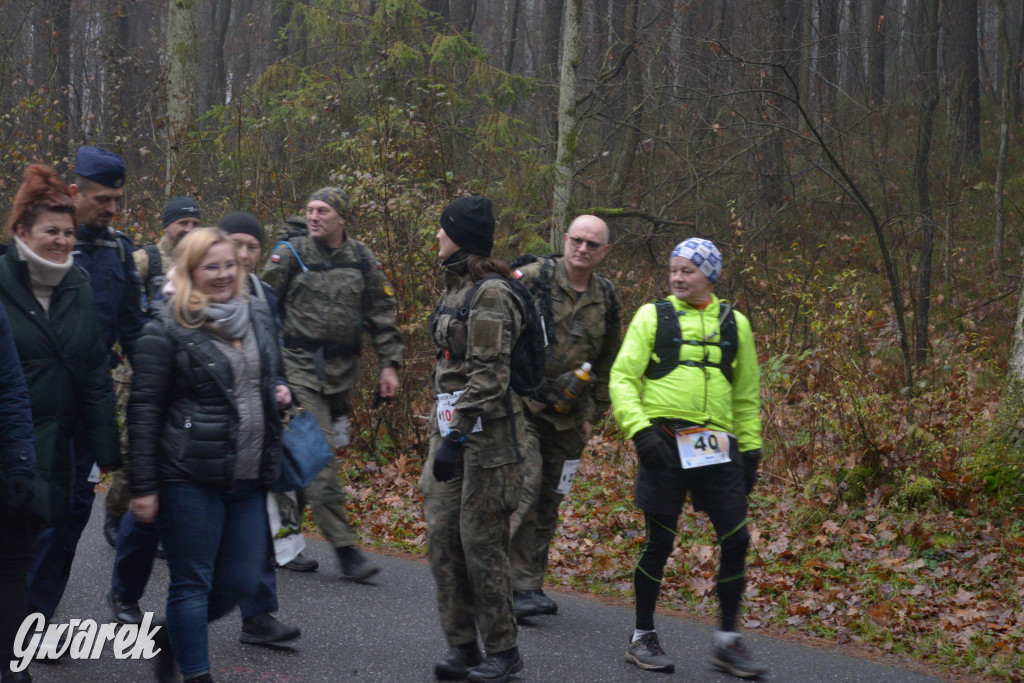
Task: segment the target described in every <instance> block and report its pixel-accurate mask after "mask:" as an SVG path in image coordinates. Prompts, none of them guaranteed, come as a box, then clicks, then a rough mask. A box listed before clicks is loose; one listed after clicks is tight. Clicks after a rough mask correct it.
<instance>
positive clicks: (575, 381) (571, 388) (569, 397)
mask: <svg viewBox="0 0 1024 683" xmlns="http://www.w3.org/2000/svg"><path fill="white" fill-rule="evenodd" d="M590 368H591V365H590V363H584V364H583V365H581V366H580V367H579V368H578V369H576V370H573V373H572V379H571V380H569V383H568V384H566V385H565V388H563V389H562V397H561V398H559V399H558V400H557V401H555V412H558V413H568V412H569V411H570V410H572V406H573V403H574V402H575V401H576V399H577V398H579V397H580V394H582V393H583V390H584V389H586V388H587V384H588V383H589V382H590Z"/></svg>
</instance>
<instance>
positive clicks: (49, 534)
mask: <svg viewBox="0 0 1024 683" xmlns="http://www.w3.org/2000/svg"><path fill="white" fill-rule="evenodd" d="M72 452H73V453H74V456H73V461H72V470H71V504H70V508H69V509H68V517H67V519H66V520H64V522H62V523H61V524H58V525H57V526H53V527H49V528H47V529H44V530H42V531H41V532H39V534H38V535H37V536H36V540H35V547H34V549H33V551H32V565H31V566H30V567H29V572H28V606H29V612H30V613H33V612H42V614H43V616H44V617H46V620H47V621H49V620H50V619H52V618H53V613H54V612H56V611H57V605H59V604H60V600H61V598H62V597H64V590H65V589H66V588H67V587H68V579H69V578H70V577H71V564H72V562H74V560H75V551H76V550H77V548H78V540H79V539H80V538H81V537H82V532H83V531H85V527H86V525H87V524H88V523H89V515H90V514H92V503H93V500H95V498H96V493H95V492H94V490H93V487H94V486H95V484H94V483H93V482H91V481H89V473H90V472H91V471H92V466H93V463H94V460H93V456H92V453H91V452H90V450H89V448H88V446H87V445H86V437H85V434H82V433H80V434H76V435H75V437H74V448H73V449H72Z"/></svg>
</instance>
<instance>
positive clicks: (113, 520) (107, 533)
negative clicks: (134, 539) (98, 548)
mask: <svg viewBox="0 0 1024 683" xmlns="http://www.w3.org/2000/svg"><path fill="white" fill-rule="evenodd" d="M120 527H121V518H120V517H115V516H114V515H112V514H110V513H109V512H108V513H107V516H106V517H104V518H103V538H105V539H106V541H107V545H109V546H110V547H111V548H116V547H117V530H118V529H119V528H120Z"/></svg>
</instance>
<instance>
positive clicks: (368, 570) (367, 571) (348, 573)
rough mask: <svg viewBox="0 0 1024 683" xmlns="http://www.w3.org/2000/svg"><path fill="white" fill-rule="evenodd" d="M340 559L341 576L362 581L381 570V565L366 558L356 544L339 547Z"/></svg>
mask: <svg viewBox="0 0 1024 683" xmlns="http://www.w3.org/2000/svg"><path fill="white" fill-rule="evenodd" d="M337 551H338V560H340V561H341V578H343V579H348V580H349V581H357V582H360V583H362V582H363V581H366V580H367V579H368V578H370V577H371V576H373V575H374V574H376V573H377V572H379V571H380V567H378V566H377V565H375V564H374V563H373V562H370V561H369V560H368V559H366V556H365V555H363V554H362V553H361V552H359V549H358V548H356V547H355V546H351V545H350V546H345V547H344V548H338V549H337Z"/></svg>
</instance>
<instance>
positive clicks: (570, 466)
mask: <svg viewBox="0 0 1024 683" xmlns="http://www.w3.org/2000/svg"><path fill="white" fill-rule="evenodd" d="M579 468H580V461H579V458H577V459H576V460H566V461H565V462H563V463H562V478H561V479H559V480H558V488H556V489H555V493H557V494H559V495H561V496H564V495H566V494H567V493H569V489H571V488H572V480H573V479H575V478H576V470H578V469H579Z"/></svg>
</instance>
